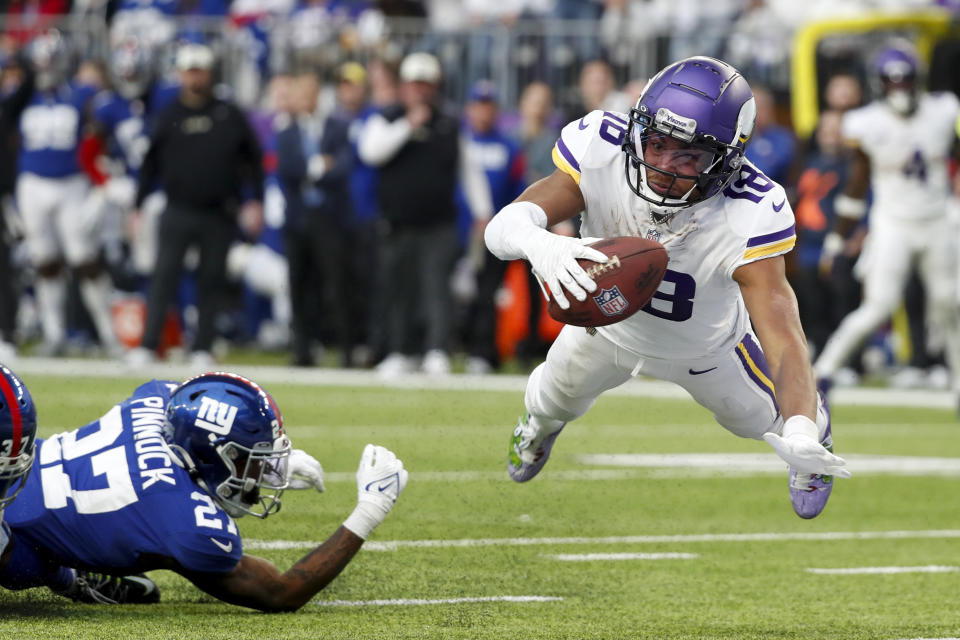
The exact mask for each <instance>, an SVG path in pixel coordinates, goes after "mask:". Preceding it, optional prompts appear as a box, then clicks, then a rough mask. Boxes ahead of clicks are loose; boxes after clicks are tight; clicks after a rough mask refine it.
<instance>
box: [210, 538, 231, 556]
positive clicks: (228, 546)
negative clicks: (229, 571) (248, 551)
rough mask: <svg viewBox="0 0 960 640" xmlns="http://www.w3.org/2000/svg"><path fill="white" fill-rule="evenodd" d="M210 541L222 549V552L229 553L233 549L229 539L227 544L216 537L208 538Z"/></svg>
mask: <svg viewBox="0 0 960 640" xmlns="http://www.w3.org/2000/svg"><path fill="white" fill-rule="evenodd" d="M210 542H212V543H213V544H215V545H217V546H218V547H220V549H222V550H223V552H224V553H230V552H231V551H233V540H231V541H230V542H228V543H227V544H223V543H222V542H220V541H219V540H217V539H216V538H210Z"/></svg>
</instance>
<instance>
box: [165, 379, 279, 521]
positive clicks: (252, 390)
mask: <svg viewBox="0 0 960 640" xmlns="http://www.w3.org/2000/svg"><path fill="white" fill-rule="evenodd" d="M164 437H165V438H166V440H167V443H168V444H169V445H170V449H171V450H172V451H173V452H174V453H176V454H177V456H178V457H179V458H180V461H181V462H182V464H183V466H184V468H186V469H187V471H189V472H190V476H191V477H192V478H193V479H194V481H195V482H197V484H199V485H200V486H201V487H202V488H203V489H204V490H205V491H206V492H207V493H208V494H210V496H211V497H212V498H213V499H214V500H216V501H217V503H218V504H219V505H220V506H221V508H223V510H224V511H226V512H227V513H229V514H230V515H231V516H233V517H240V516H242V515H245V514H248V513H249V514H251V515H254V516H257V517H258V518H266V517H267V516H268V515H270V514H271V513H275V512H276V511H278V510H279V509H280V496H281V495H282V494H283V490H284V489H285V488H286V487H287V484H288V480H289V477H288V476H289V473H288V469H287V458H288V456H289V455H290V449H291V445H290V440H289V438H287V435H286V433H284V430H283V417H282V416H281V415H280V410H279V409H278V408H277V405H276V403H275V402H274V401H273V398H272V397H270V394H268V393H267V392H266V391H264V390H263V389H262V388H261V387H260V386H259V385H258V384H256V383H255V382H252V381H251V380H248V379H247V378H244V377H243V376H238V375H235V374H232V373H205V374H203V375H200V376H197V377H195V378H191V379H190V380H187V381H186V382H184V383H183V384H181V385H180V386H179V387H177V388H176V389H174V391H173V394H172V395H171V396H170V401H169V402H168V403H167V424H166V425H165V427H164Z"/></svg>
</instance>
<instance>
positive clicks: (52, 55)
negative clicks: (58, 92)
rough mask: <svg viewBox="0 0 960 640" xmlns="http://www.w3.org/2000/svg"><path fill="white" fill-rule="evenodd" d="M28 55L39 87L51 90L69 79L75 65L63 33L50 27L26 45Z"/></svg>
mask: <svg viewBox="0 0 960 640" xmlns="http://www.w3.org/2000/svg"><path fill="white" fill-rule="evenodd" d="M26 56H27V59H28V60H29V61H30V64H31V65H33V69H34V72H35V73H36V85H37V89H40V90H41V91H49V90H51V89H56V88H57V87H59V86H60V85H61V84H63V83H64V82H66V81H67V78H68V76H69V75H70V72H71V70H72V67H73V55H72V52H71V50H70V46H69V44H68V43H67V41H66V40H65V39H64V37H63V35H62V34H61V33H60V32H59V31H58V30H56V29H48V30H47V31H44V32H43V33H41V34H39V35H38V36H37V37H35V38H34V39H33V40H31V41H30V42H29V43H28V44H27V46H26Z"/></svg>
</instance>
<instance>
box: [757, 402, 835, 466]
mask: <svg viewBox="0 0 960 640" xmlns="http://www.w3.org/2000/svg"><path fill="white" fill-rule="evenodd" d="M818 433H819V430H818V429H817V425H816V423H815V422H814V421H813V420H811V419H810V418H808V417H806V416H799V415H798V416H793V417H791V418H789V419H788V420H787V421H786V422H785V423H784V424H783V436H779V435H777V434H775V433H765V434H763V439H764V440H766V441H767V444H769V445H770V446H771V447H773V450H774V451H776V452H777V455H778V456H780V457H781V458H782V459H783V460H784V461H786V463H787V464H789V465H790V466H791V467H792V468H793V469H794V471H796V472H797V473H817V474H820V475H827V476H836V477H838V478H849V477H850V472H849V471H848V470H847V469H846V465H847V461H846V460H844V459H843V458H841V457H840V456H836V455H834V454H832V453H830V452H829V451H827V450H826V448H824V446H823V445H822V444H820V442H819V441H818V439H817V435H818Z"/></svg>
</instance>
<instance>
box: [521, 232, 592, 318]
mask: <svg viewBox="0 0 960 640" xmlns="http://www.w3.org/2000/svg"><path fill="white" fill-rule="evenodd" d="M526 254H527V260H528V261H529V262H530V267H531V268H532V269H533V274H534V275H535V276H536V277H537V279H538V280H540V283H541V286H543V283H546V285H547V287H548V288H549V289H550V292H549V293H550V295H552V296H553V299H554V300H556V301H557V304H558V305H560V308H561V309H569V308H570V302H569V301H568V300H567V296H566V292H565V291H564V289H566V291H567V292H569V293H570V294H572V295H573V297H574V298H576V299H577V300H580V301H583V300H586V299H587V292H590V293H592V292H594V291H596V290H597V283H596V282H594V281H593V278H591V277H590V276H588V275H587V272H586V271H584V270H583V267H581V266H580V265H579V264H578V263H577V258H585V259H587V260H592V261H594V262H606V261H607V259H608V258H607V256H606V255H605V254H603V253H601V252H600V251H597V250H596V249H591V248H590V247H587V246H586V245H585V244H584V242H583V240H581V239H580V238H569V237H567V236H559V235H556V234H553V233H546V234H539V235H538V236H537V242H536V243H531V244H530V246H529V247H527V248H526ZM546 293H547V292H546V291H544V294H546Z"/></svg>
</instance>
